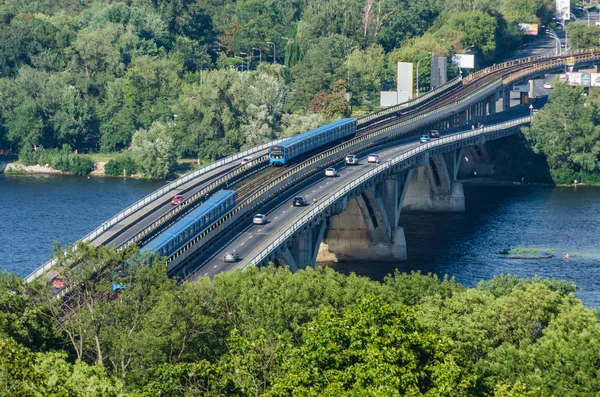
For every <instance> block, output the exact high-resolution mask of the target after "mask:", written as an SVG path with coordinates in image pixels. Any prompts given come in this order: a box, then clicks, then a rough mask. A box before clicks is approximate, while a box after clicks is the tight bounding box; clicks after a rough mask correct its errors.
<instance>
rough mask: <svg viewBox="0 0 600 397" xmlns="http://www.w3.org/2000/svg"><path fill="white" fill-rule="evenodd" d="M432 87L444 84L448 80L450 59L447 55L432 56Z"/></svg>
mask: <svg viewBox="0 0 600 397" xmlns="http://www.w3.org/2000/svg"><path fill="white" fill-rule="evenodd" d="M430 76H431V89H432V90H433V89H436V88H438V87H440V86H443V85H444V84H446V82H447V81H448V59H447V58H446V57H432V58H431V74H430Z"/></svg>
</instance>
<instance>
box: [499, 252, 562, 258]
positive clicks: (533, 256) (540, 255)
mask: <svg viewBox="0 0 600 397" xmlns="http://www.w3.org/2000/svg"><path fill="white" fill-rule="evenodd" d="M553 257H554V255H553V254H550V253H548V252H540V253H535V254H519V255H509V256H508V259H550V258H553Z"/></svg>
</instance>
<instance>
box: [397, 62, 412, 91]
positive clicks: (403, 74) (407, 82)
mask: <svg viewBox="0 0 600 397" xmlns="http://www.w3.org/2000/svg"><path fill="white" fill-rule="evenodd" d="M413 93H414V89H413V64H412V63H411V62H398V100H399V101H400V98H402V97H404V94H408V99H412V97H413Z"/></svg>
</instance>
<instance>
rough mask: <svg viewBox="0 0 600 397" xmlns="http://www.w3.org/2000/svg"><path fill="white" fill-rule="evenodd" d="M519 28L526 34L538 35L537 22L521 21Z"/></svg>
mask: <svg viewBox="0 0 600 397" xmlns="http://www.w3.org/2000/svg"><path fill="white" fill-rule="evenodd" d="M519 29H521V30H522V31H523V34H524V35H525V36H537V35H538V24H537V23H520V24H519Z"/></svg>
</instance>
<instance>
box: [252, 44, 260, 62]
mask: <svg viewBox="0 0 600 397" xmlns="http://www.w3.org/2000/svg"><path fill="white" fill-rule="evenodd" d="M254 50H258V63H261V62H262V51H261V49H260V48H255V47H252V54H253V55H254Z"/></svg>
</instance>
